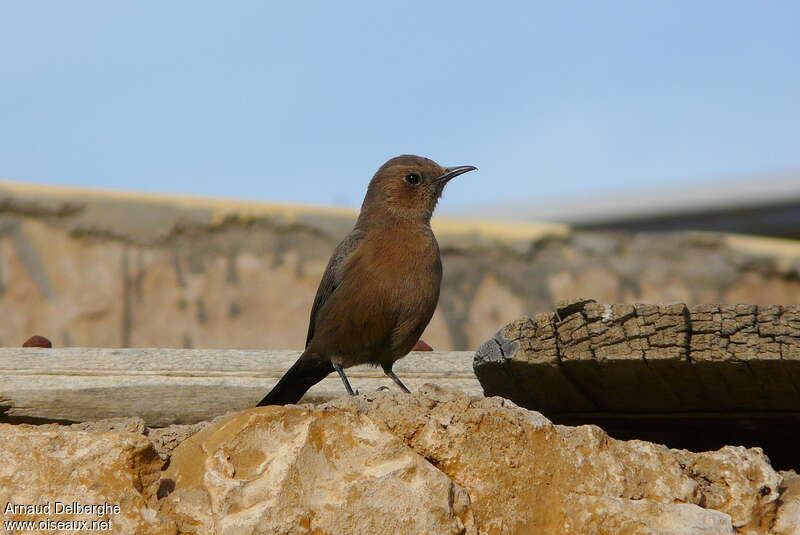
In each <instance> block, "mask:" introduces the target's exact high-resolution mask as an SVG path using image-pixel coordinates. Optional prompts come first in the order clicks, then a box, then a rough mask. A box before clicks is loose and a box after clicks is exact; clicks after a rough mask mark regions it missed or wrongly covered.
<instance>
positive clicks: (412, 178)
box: [406, 173, 422, 186]
mask: <svg viewBox="0 0 800 535" xmlns="http://www.w3.org/2000/svg"><path fill="white" fill-rule="evenodd" d="M406 182H408V183H409V184H413V185H415V186H416V185H417V184H419V183H420V182H422V178H421V177H420V176H419V175H418V174H417V173H411V174H408V175H406Z"/></svg>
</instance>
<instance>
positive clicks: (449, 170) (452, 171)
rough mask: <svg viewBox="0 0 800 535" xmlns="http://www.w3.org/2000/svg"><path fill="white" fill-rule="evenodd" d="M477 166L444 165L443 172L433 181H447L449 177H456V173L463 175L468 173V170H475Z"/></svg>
mask: <svg viewBox="0 0 800 535" xmlns="http://www.w3.org/2000/svg"><path fill="white" fill-rule="evenodd" d="M476 169H477V167H475V166H474V165H459V166H457V167H445V168H444V173H443V174H442V176H440V177H439V178H437V179H436V180H434V182H435V183H438V182H445V183H446V182H448V181H449V180H450V179H452V178H455V177H457V176H458V175H463V174H464V173H468V172H470V171H475V170H476Z"/></svg>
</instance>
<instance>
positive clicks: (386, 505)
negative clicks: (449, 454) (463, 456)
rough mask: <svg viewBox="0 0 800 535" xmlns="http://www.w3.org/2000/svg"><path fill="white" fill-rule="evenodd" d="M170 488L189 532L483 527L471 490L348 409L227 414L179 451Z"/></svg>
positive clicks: (165, 506)
mask: <svg viewBox="0 0 800 535" xmlns="http://www.w3.org/2000/svg"><path fill="white" fill-rule="evenodd" d="M160 495H161V496H162V497H163V498H162V502H161V503H162V506H161V510H162V511H163V512H166V513H168V514H170V515H172V516H173V517H174V518H175V519H176V521H177V523H178V526H179V529H180V530H181V531H182V532H191V533H202V534H206V533H207V534H211V533H219V534H239V533H253V534H256V533H258V534H273V533H281V534H295V533H296V534H300V533H336V534H341V535H346V534H365V533H403V534H414V533H419V534H439V533H442V534H476V533H477V531H476V529H475V527H474V523H473V520H472V512H471V507H470V500H469V495H468V494H467V492H466V490H464V489H463V488H462V487H460V486H459V485H456V484H455V483H453V482H452V481H450V480H449V479H448V478H447V476H446V475H444V474H443V473H442V472H440V471H438V470H437V469H436V468H435V467H434V466H432V465H431V464H429V463H428V462H427V461H426V460H425V459H423V458H422V457H421V456H419V455H418V454H416V453H414V452H413V451H412V450H411V449H409V448H408V447H406V446H405V445H404V444H403V443H402V442H401V441H399V440H398V439H397V438H396V437H394V436H393V435H392V434H391V433H389V432H387V431H386V430H385V429H382V428H381V427H379V426H377V425H376V424H375V423H374V422H372V421H371V420H370V419H369V418H368V417H366V416H363V415H359V414H354V413H352V412H347V411H327V412H326V411H321V410H315V409H304V408H300V407H286V408H283V407H265V408H258V409H250V410H246V411H243V412H239V413H235V414H232V415H229V416H228V417H224V418H221V419H219V420H218V421H216V422H214V423H212V424H210V425H209V426H208V427H206V428H205V429H203V430H202V431H200V432H199V433H197V434H196V435H194V436H193V437H191V438H189V439H188V440H186V441H184V442H183V443H182V444H181V445H180V446H178V448H176V449H175V451H174V452H173V455H172V458H171V463H170V466H169V469H168V470H167V471H166V472H165V473H164V474H163V477H162V482H161V492H160Z"/></svg>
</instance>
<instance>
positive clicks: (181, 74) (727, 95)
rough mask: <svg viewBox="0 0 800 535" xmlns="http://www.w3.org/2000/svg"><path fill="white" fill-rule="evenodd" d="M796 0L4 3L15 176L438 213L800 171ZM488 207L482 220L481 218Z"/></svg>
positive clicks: (7, 135) (1, 61) (1, 62)
mask: <svg viewBox="0 0 800 535" xmlns="http://www.w3.org/2000/svg"><path fill="white" fill-rule="evenodd" d="M798 65H800V4H798V3H796V2H790V1H785V2H778V1H773V2H739V1H730V0H729V1H719V2H717V1H704V2H689V1H677V2H676V1H671V2H658V1H648V2H639V1H631V2H547V3H545V2H463V1H459V2H305V3H296V2H280V3H279V2H266V1H232V2H202V1H192V2H183V1H175V0H171V1H169V2H155V1H142V0H139V1H135V2H133V1H131V2H123V1H113V0H80V1H75V0H69V1H62V2H55V1H36V2H30V1H6V2H3V3H2V4H0V69H1V70H0V126H1V128H0V177H4V178H7V179H15V180H27V181H36V182H44V183H58V184H76V185H84V186H100V187H107V188H123V189H130V190H144V191H166V192H179V193H194V194H200V195H212V196H228V197H244V198H251V199H265V200H277V201H290V202H307V203H315V204H341V205H346V206H358V205H359V204H360V202H361V198H362V195H363V192H364V189H365V186H366V183H367V182H368V180H369V178H370V177H371V175H372V173H373V172H374V170H375V169H376V168H377V166H378V165H380V164H381V163H382V162H383V161H384V160H385V159H387V158H389V157H391V156H394V155H396V154H400V153H416V154H421V155H425V156H429V157H431V158H434V159H436V160H437V161H440V162H441V163H444V164H447V165H456V164H473V165H477V166H478V167H479V168H480V171H479V172H477V173H469V174H467V175H464V176H463V177H460V178H459V179H458V180H457V181H454V182H453V183H452V184H451V185H450V186H449V187H448V191H447V192H446V195H445V199H444V200H443V202H442V206H443V208H444V210H445V211H450V212H457V211H464V210H469V209H471V207H476V206H478V207H480V206H481V205H502V204H503V203H505V202H511V201H513V202H519V201H520V200H523V201H525V200H528V199H530V201H531V203H534V204H535V203H542V202H547V203H552V202H559V200H561V199H565V198H572V197H575V196H589V197H591V196H593V195H598V194H609V193H613V192H614V191H616V190H630V189H631V188H638V187H649V186H658V185H662V186H663V185H666V186H669V187H671V186H672V185H674V184H678V185H679V186H683V185H691V184H693V183H697V182H702V181H714V180H723V181H724V180H726V179H731V178H735V177H743V176H748V177H749V176H753V175H765V176H766V175H770V174H773V173H781V172H787V171H788V172H792V171H796V170H800V150H798V148H799V147H800V68H798ZM478 210H480V208H478Z"/></svg>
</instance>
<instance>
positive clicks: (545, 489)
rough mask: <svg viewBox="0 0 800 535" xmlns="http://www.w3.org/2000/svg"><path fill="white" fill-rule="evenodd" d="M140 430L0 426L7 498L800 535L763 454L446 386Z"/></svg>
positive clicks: (311, 521) (227, 516)
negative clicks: (621, 428) (673, 445)
mask: <svg viewBox="0 0 800 535" xmlns="http://www.w3.org/2000/svg"><path fill="white" fill-rule="evenodd" d="M140 423H141V422H140V421H138V420H137V419H135V418H131V419H128V420H116V421H105V422H91V423H86V424H81V425H80V426H71V427H67V426H55V425H48V426H40V427H35V426H29V425H18V426H10V425H3V426H0V440H2V441H3V444H4V446H3V448H0V463H2V467H1V468H0V500H3V499H6V500H9V501H14V502H15V503H23V504H27V503H38V501H39V500H61V501H71V500H73V499H74V500H78V501H81V502H82V503H103V502H104V501H105V502H108V503H111V504H113V503H118V504H120V506H121V509H122V511H121V514H120V515H118V516H116V517H114V518H113V521H114V522H115V527H116V528H117V531H115V532H119V533H176V532H180V533H209V534H210V533H215V534H216V533H234V534H239V533H251V534H272V533H283V534H295V533H298V534H299V533H337V534H349V533H353V534H356V533H359V534H360V533H386V534H394V533H397V534H401V533H402V534H407V533H459V534H464V535H466V534H475V535H494V534H529V533H537V534H541V535H561V534H564V533H587V534H589V533H591V534H595V535H684V534H685V535H690V534H691V535H732V534H734V533H737V534H748V535H796V534H797V533H798V531H797V526H798V525H800V508H799V507H798V505H799V504H800V500H798V497H800V493H798V491H799V490H800V485H798V482H800V479H798V478H797V475H796V474H795V473H793V472H782V473H776V472H775V471H774V470H773V469H772V468H771V467H770V465H769V462H768V460H767V459H766V457H765V456H764V455H763V453H762V452H761V451H760V450H758V449H745V448H741V447H726V448H722V449H721V450H719V451H712V452H704V453H691V452H689V451H685V450H671V449H668V448H666V447H664V446H660V445H656V444H652V443H647V442H642V441H636V440H633V441H627V442H626V441H619V440H615V439H612V438H610V437H609V436H608V435H606V434H605V433H604V432H603V431H602V430H600V429H599V428H597V427H595V426H581V427H567V426H561V425H554V424H552V423H551V422H550V421H549V420H548V419H547V418H545V417H543V416H542V415H541V414H539V413H536V412H533V411H528V410H525V409H521V408H519V407H517V406H515V405H514V404H513V403H512V402H510V401H508V400H505V399H502V398H497V397H495V398H482V399H471V398H469V397H467V396H465V395H463V394H461V393H458V392H454V391H446V390H443V389H441V388H439V387H436V386H433V385H426V386H425V387H424V388H423V389H422V391H420V392H418V393H415V394H413V395H405V394H396V393H389V392H375V393H371V394H364V395H360V396H355V397H347V398H341V399H337V400H334V401H331V402H329V403H326V404H324V405H317V406H314V405H295V406H287V407H262V408H256V409H248V410H245V411H241V412H235V413H230V414H228V415H225V416H223V417H220V418H217V419H215V420H214V421H213V422H210V423H208V424H201V425H198V426H194V427H191V426H173V427H172V428H165V429H144V430H143V431H141V432H139V430H140V429H141V425H140ZM76 429H84V430H83V431H76ZM109 429H126V430H134V431H136V432H134V433H131V432H109V431H108V430H109ZM145 434H146V435H145ZM148 439H150V440H152V441H153V442H154V443H158V442H161V453H162V455H163V456H164V458H166V459H167V463H162V462H161V460H160V459H159V458H158V456H157V455H156V451H155V449H154V448H153V446H152V445H151V444H150V443H149V442H148ZM176 446H177V447H176ZM162 464H166V466H167V467H166V470H164V471H159V470H160V469H161V468H162ZM17 518H21V517H20V516H18V517H17ZM29 518H30V517H29V516H24V517H22V519H29ZM67 518H68V517H62V518H60V520H65V519H67ZM3 520H8V518H5V517H4V518H3Z"/></svg>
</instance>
